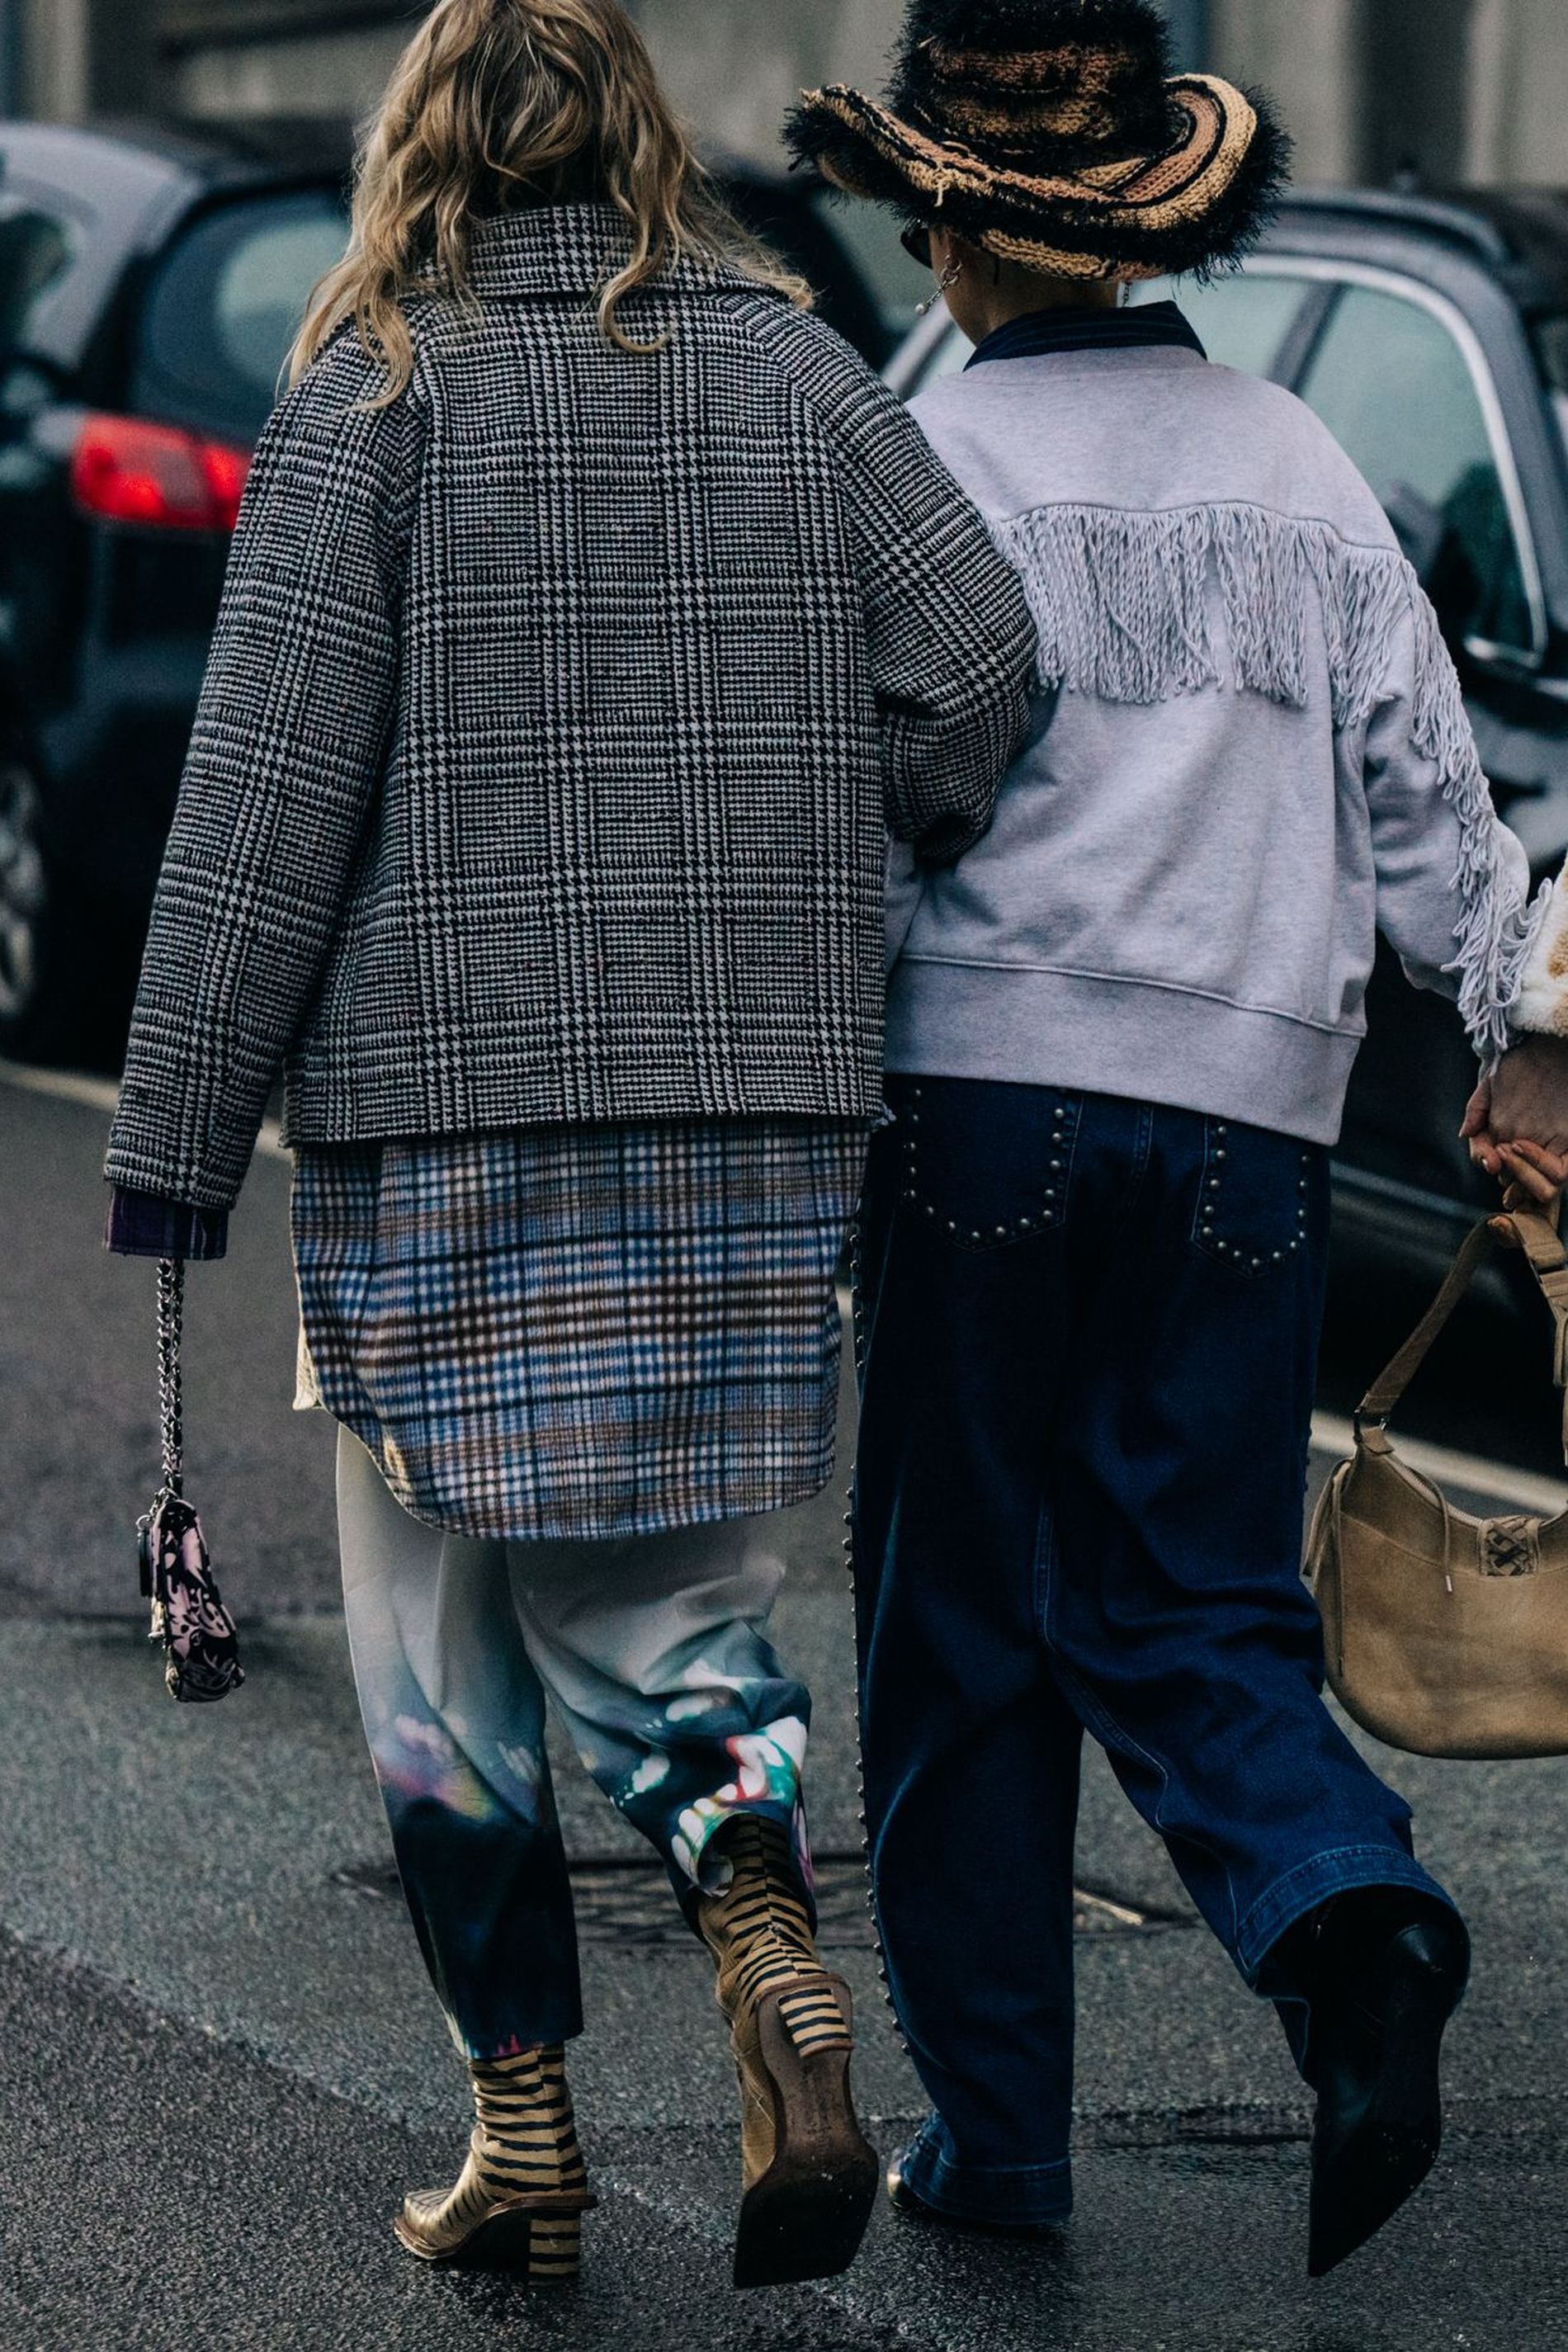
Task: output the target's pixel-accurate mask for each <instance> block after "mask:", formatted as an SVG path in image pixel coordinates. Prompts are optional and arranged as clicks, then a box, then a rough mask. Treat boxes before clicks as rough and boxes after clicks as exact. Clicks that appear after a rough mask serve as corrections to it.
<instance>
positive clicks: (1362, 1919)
mask: <svg viewBox="0 0 1568 2352" xmlns="http://www.w3.org/2000/svg"><path fill="white" fill-rule="evenodd" d="M1314 1927H1315V1934H1314V1935H1313V1937H1312V1939H1311V1954H1310V1963H1309V1969H1308V1981H1309V1983H1310V1988H1311V1992H1310V1997H1311V2005H1312V2015H1311V2026H1310V2040H1309V2046H1308V2053H1307V2069H1306V2071H1307V2075H1308V2079H1309V2081H1310V2084H1311V2085H1312V2087H1313V2089H1314V2090H1315V2091H1316V2092H1317V2094H1318V2113H1317V2120H1316V2123H1315V2125H1314V2126H1313V2131H1312V2192H1311V2214H1310V2231H1309V2240H1308V2253H1307V2267H1308V2270H1309V2272H1310V2274H1311V2276H1312V2277H1313V2278H1321V2277H1322V2276H1323V2275H1324V2273H1326V2272H1328V2271H1331V2270H1332V2269H1334V2267H1335V2266H1336V2264H1338V2263H1342V2262H1343V2261H1344V2260H1345V2259H1346V2257H1347V2256H1348V2255H1350V2254H1353V2253H1354V2252H1355V2251H1356V2249H1357V2248H1358V2247H1359V2246H1363V2245H1364V2244H1365V2243H1366V2242H1367V2240H1368V2239H1369V2238H1371V2237H1373V2236H1374V2235H1375V2234H1376V2232H1377V2231H1379V2230H1381V2229H1382V2227H1383V2225H1384V2222H1385V2221H1389V2220H1391V2219H1392V2217H1393V2216H1394V2214H1395V2213H1396V2212H1397V2211H1398V2210H1399V2208H1400V2207H1401V2206H1402V2205H1403V2204H1404V2203H1405V2200H1406V2198H1408V2197H1410V2196H1411V2195H1412V2194H1413V2193H1414V2192H1415V2189H1418V2188H1419V2187H1420V2185H1421V2183H1422V2181H1423V2180H1425V2179H1426V2175H1427V2174H1428V2173H1429V2172H1430V2171H1431V2169H1432V2167H1433V2165H1434V2164H1435V2163H1436V2158H1437V2151H1438V2149H1439V2147H1441V2145H1442V2138H1443V2108H1442V2098H1441V2093H1440V2089H1439V2082H1438V2065H1439V2058H1440V2054H1441V2051H1442V2044H1443V2034H1444V2030H1445V2028H1446V2027H1447V2023H1448V2020H1449V2019H1450V2018H1451V2017H1452V2016H1453V2014H1454V2011H1455V2010H1456V2009H1457V2008H1458V2005H1459V2001H1460V1999H1461V1997H1462V1996H1463V1993H1464V1990H1465V1984H1466V1980H1467V1979H1468V1974H1469V1938H1468V1936H1467V1934H1466V1932H1465V1928H1464V1926H1463V1924H1462V1922H1461V1921H1460V1920H1459V1918H1458V1915H1457V1914H1456V1913H1454V1912H1452V1911H1449V1910H1447V1908H1445V1906H1442V1905H1441V1904H1438V1903H1436V1902H1434V1901H1432V1900H1431V1899H1430V1898H1428V1897H1426V1896H1424V1895H1418V1894H1415V1893H1406V1892H1405V1891H1404V1890H1402V1889H1399V1888H1396V1887H1369V1888H1366V1889H1364V1890H1358V1891H1355V1892H1352V1893H1351V1894H1348V1895H1340V1896H1338V1897H1337V1898H1336V1899H1335V1900H1334V1901H1333V1902H1332V1903H1331V1904H1328V1905H1326V1906H1324V1909H1323V1911H1322V1912H1321V1913H1320V1914H1319V1915H1318V1916H1317V1919H1316V1921H1315V1922H1314Z"/></svg>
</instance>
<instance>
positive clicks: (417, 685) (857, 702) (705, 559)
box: [108, 206, 1036, 1209]
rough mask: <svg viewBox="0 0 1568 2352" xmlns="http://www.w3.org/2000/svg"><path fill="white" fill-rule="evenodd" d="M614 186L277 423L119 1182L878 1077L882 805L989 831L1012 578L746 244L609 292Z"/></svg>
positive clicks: (187, 833) (246, 527)
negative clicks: (379, 359) (613, 310)
mask: <svg viewBox="0 0 1568 2352" xmlns="http://www.w3.org/2000/svg"><path fill="white" fill-rule="evenodd" d="M624 256H625V242H624V233H623V231H622V229H621V227H620V225H619V223H618V221H617V218H616V215H615V214H614V213H613V212H609V211H606V210H603V209H601V208H598V207H595V206H570V207H560V208H554V209H550V210H543V211H537V212H531V213H523V214H519V215H510V216H508V217H507V218H504V219H501V220H499V221H495V222H491V223H489V224H488V225H486V226H485V227H484V228H483V229H482V230H481V231H480V232H479V236H478V237H477V239H476V251H475V264H474V276H475V286H476V291H477V293H478V296H479V303H480V305H481V311H480V315H479V317H477V318H476V317H475V316H473V315H471V314H470V313H468V312H467V311H465V310H464V309H463V308H462V307H461V306H460V305H458V303H456V302H454V301H450V300H444V299H438V298H437V297H434V296H432V297H431V298H429V299H420V300H419V301H418V302H416V303H415V304H414V305H413V306H411V308H412V323H413V326H414V331H415V341H416V354H417V356H416V368H415V374H414V380H413V383H412V384H411V386H410V387H409V389H408V390H407V391H406V392H405V394H403V395H402V396H401V397H400V398H398V399H397V400H395V402H393V403H392V404H390V405H387V406H381V407H377V406H374V405H373V404H372V403H373V402H374V398H375V395H376V394H377V391H378V388H379V381H380V379H379V372H378V370H377V368H376V367H375V366H374V364H373V363H372V362H371V361H370V360H368V359H367V357H366V356H365V354H364V352H363V351H362V349H361V348H360V345H359V343H358V341H357V339H356V338H355V337H353V335H352V334H345V335H344V336H342V337H340V339H339V340H338V341H336V342H334V343H333V344H332V345H331V348H330V349H329V351H328V352H326V353H325V354H324V355H323V356H322V358H321V360H320V361H318V362H317V363H316V364H315V366H313V367H312V368H311V369H310V372H309V373H308V374H307V375H306V376H305V378H304V379H303V381H302V382H301V383H300V385H299V386H298V387H297V388H296V390H295V391H294V392H293V393H292V394H290V395H289V397H288V398H287V399H285V400H284V402H283V403H282V404H281V405H280V407H279V410H278V412H277V414H276V415H275V416H274V418H273V420H272V423H271V425H269V427H268V431H267V434H266V436H265V438H264V440H263V442H262V445H261V448H260V450H259V452H258V458H257V462H256V467H255V471H254V474H253V476H252V479H251V483H250V487H249V490H248V492H247V498H246V501H245V507H244V511H243V513H242V515H241V519H240V525H239V530H238V534H237V540H236V544H235V548H234V553H233V559H232V563H231V568H230V573H229V579H228V584H227V589H226V595H225V600H224V606H223V612H222V617H221V619H220V622H219V625H218V629H217V635H216V640H215V644H214V647H213V654H212V661H211V667H210V669H209V673H208V677H207V681H206V686H205V692H204V695H203V698H202V703H201V709H200V712H199V715H198V719H197V722H196V727H195V736H194V740H193V742H192V746H191V752H190V761H189V765H188V768H187V772H186V775H185V779H184V786H183V789H182V793H181V796H180V802H179V807H178V810H177V813H176V815H175V819H174V831H173V834H172V836H171V839H170V842H169V846H168V852H167V856H166V860H165V864H164V868H163V878H162V881H161V883H160V886H159V890H158V896H157V903H156V906H155V908H154V912H153V926H152V932H151V937H150V941H149V946H148V950H147V959H146V964H145V968H144V971H143V976H142V988H141V992H140V995H139V998H138V1003H137V1008H136V1015H135V1021H134V1024H133V1028H132V1037H131V1045H130V1053H129V1058H128V1062H127V1066H126V1076H125V1084H124V1088H123V1092H122V1095H121V1108H120V1114H119V1118H118V1119H117V1121H116V1123H115V1128H114V1132H113V1137H112V1140H111V1147H110V1160H109V1168H108V1172H109V1174H110V1178H111V1179H113V1180H114V1181H115V1182H116V1183H117V1184H119V1185H121V1187H125V1188H131V1189H134V1190H137V1191H140V1192H147V1193H154V1194H159V1195H162V1196H163V1198H164V1199H166V1200H174V1201H180V1202H189V1203H192V1204H196V1205H201V1206H206V1207H209V1208H216V1209H222V1208H225V1207H226V1206H227V1205H229V1204H230V1203H231V1202H233V1200H234V1198H235V1196H236V1194H237V1191H238V1188H239V1185H240V1182H241V1180H242V1178H243V1176H244V1173H245V1170H246V1167H247V1162H248V1160H249V1156H250V1153H251V1150H252V1147H253V1144H254V1140H255V1137H256V1134H257V1131H258V1127H259V1125H260V1121H261V1118H262V1115H263V1110H264V1108H265V1105H266V1102H267V1098H268V1093H269V1090H270V1088H271V1087H272V1085H273V1083H274V1081H275V1079H276V1076H277V1075H278V1072H279V1067H280V1066H282V1065H283V1064H284V1062H285V1060H286V1059H287V1063H288V1133H289V1139H290V1140H291V1141H297V1142H305V1143H312V1142H316V1143H325V1142H340V1143H341V1142H352V1141H355V1140H359V1139H385V1138H391V1137H395V1136H408V1135H454V1134H472V1133H477V1132H481V1131H484V1130H489V1129H506V1128H514V1127H519V1126H528V1125H532V1124H544V1123H552V1122H563V1121H564V1122H577V1121H590V1120H595V1121H597V1120H621V1121H630V1120H637V1119H647V1118H678V1117H682V1116H695V1117H715V1116H718V1117H728V1116H740V1115H746V1114H758V1113H765V1114H773V1115H785V1116H789V1115H814V1116H823V1117H827V1118H840V1119H843V1118H848V1119H858V1118H866V1119H868V1120H869V1119H870V1118H873V1117H874V1116H875V1114H876V1112H877V1111H878V1108H879V1104H880V1063H881V1041H882V977H883V950H882V872H883V850H884V842H885V835H884V822H885V823H886V824H887V825H888V826H889V827H890V828H891V830H892V831H893V833H894V834H895V835H898V836H900V838H902V839H904V840H906V841H910V842H912V843H914V844H915V845H918V847H919V848H920V850H921V854H922V855H924V856H929V857H932V858H951V857H953V856H957V855H959V854H960V853H961V852H962V851H963V849H964V848H966V847H967V846H968V845H970V844H971V843H972V842H973V840H974V839H975V838H976V837H977V836H978V835H980V834H981V833H982V832H983V831H984V827H985V826H986V824H988V822H989V820H990V817H991V814H992V810H993V805H994V799H995V794H996V791H997V787H998V785H999V783H1000V782H1001V779H1002V776H1003V774H1004V772H1005V770H1006V767H1007V765H1008V761H1009V758H1010V755H1011V753H1012V751H1013V749H1014V746H1015V744H1016V740H1018V738H1019V735H1020V733H1021V731H1022V730H1023V728H1024V725H1025V723H1026V712H1027V686H1028V680H1029V677H1030V673H1031V670H1032V667H1033V663H1034V658H1035V645H1036V640H1035V631H1034V627H1033V625H1032V623H1031V620H1030V617H1029V614H1028V610H1027V606H1026V600H1025V597H1024V593H1023V591H1022V589H1021V587H1020V585H1019V583H1018V582H1017V579H1016V575H1015V573H1014V572H1013V570H1012V569H1011V567H1010V566H1009V565H1008V563H1007V562H1005V560H1004V558H1003V557H1002V555H1001V554H999V553H998V551H996V549H995V547H994V544H993V542H992V541H991V539H990V536H989V534H988V533H987V531H986V530H985V527H984V524H983V523H982V522H981V520H980V519H979V517H978V515H977V513H976V512H975V510H974V509H973V506H972V505H971V504H970V503H969V501H968V499H966V498H965V497H964V496H963V494H962V493H961V492H960V491H959V490H958V489H957V488H956V487H955V485H954V483H953V481H952V478H951V476H950V475H949V474H948V473H947V471H946V469H945V468H944V467H943V466H942V463H941V462H940V460H939V459H938V458H937V457H935V456H934V455H933V453H932V451H931V448H930V446H929V445H928V443H927V442H926V440H925V439H924V437H923V436H922V435H921V433H920V431H919V430H918V428H917V427H916V426H915V425H913V424H912V423H911V422H910V419H909V418H908V417H907V415H905V413H904V412H903V410H902V409H901V407H900V404H898V403H897V401H895V400H894V399H893V398H892V396H891V395H890V394H888V393H887V392H886V391H885V390H884V389H883V388H882V387H881V386H880V385H879V383H877V382H876V380H875V379H874V378H873V377H872V376H871V375H870V374H869V373H868V371H867V370H866V369H865V367H864V366H863V365H862V364H861V362H859V360H858V358H857V357H856V356H855V355H854V354H853V352H850V351H849V350H848V349H847V346H846V345H845V344H843V343H842V342H841V341H838V339H837V337H836V336H834V335H833V334H832V333H831V332H830V331H828V330H826V328H825V327H823V326H822V325H821V324H820V323H819V322H818V321H816V320H814V319H812V318H811V317H809V316H808V315H805V314H803V313H802V312H800V311H798V310H795V309H794V308H792V307H791V305H790V304H789V303H788V302H787V301H786V300H784V299H781V298H780V297H779V296H777V295H775V294H773V292H771V291H770V290H768V289H764V288H763V287H761V286H759V285H757V284H756V283H755V282H753V281H752V279H750V278H747V277H745V276H743V275H742V274H741V273H740V272H738V271H731V270H730V269H729V268H724V267H713V266H707V265H702V264H699V263H697V262H694V261H687V262H683V263H681V264H679V265H678V266H676V267H675V268H672V269H671V270H670V271H669V272H668V274H667V276H666V277H665V278H663V279H662V280H661V281H660V282H659V283H658V284H657V285H656V286H655V287H653V288H652V289H648V290H647V291H646V292H644V293H642V294H640V295H639V296H638V297H637V298H636V299H635V300H634V301H633V302H631V303H630V304H629V305H628V306H627V307H626V310H625V311H624V313H623V316H624V317H625V320H626V325H627V326H628V328H629V329H630V331H632V333H633V334H634V335H635V336H637V339H638V340H639V341H640V340H645V339H647V340H653V339H656V338H666V339H667V340H666V341H665V342H664V345H663V348H662V349H660V350H659V351H658V353H657V355H655V356H653V357H648V358H642V357H636V356H631V355H628V354H626V353H625V352H619V351H616V350H615V349H613V348H612V347H611V346H610V345H609V344H608V343H607V342H606V341H605V339H604V337H603V335H602V334H601V331H600V330H599V327H598V324H597V320H596V318H595V296H596V293H597V290H598V289H599V288H600V286H601V285H602V283H603V282H604V280H605V277H606V276H607V275H608V274H609V273H610V272H611V271H612V270H613V269H614V268H616V266H618V264H619V262H620V261H621V260H622V259H623V258H624Z"/></svg>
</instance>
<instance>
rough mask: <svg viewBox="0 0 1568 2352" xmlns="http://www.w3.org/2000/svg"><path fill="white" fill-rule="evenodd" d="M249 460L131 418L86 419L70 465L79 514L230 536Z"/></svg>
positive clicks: (190, 435)
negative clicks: (228, 532)
mask: <svg viewBox="0 0 1568 2352" xmlns="http://www.w3.org/2000/svg"><path fill="white" fill-rule="evenodd" d="M249 471H250V454H249V452H248V450H245V449H231V448H229V447H227V446H226V445H225V444H224V443H223V442H221V441H204V440H202V439H201V438H200V436H198V435H196V434H195V433H182V432H180V431H178V430H177V429H176V428H175V427H174V426H173V425H148V424H145V423H143V422H142V419H141V418H140V417H136V416H89V418H88V419H87V421H86V423H85V424H84V425H83V426H82V428H81V431H80V433H79V435H78V436H77V444H76V449H75V452H74V454H73V456H72V458H71V492H72V495H73V496H74V498H75V499H76V502H77V504H78V506H79V508H80V509H81V510H82V512H83V513H84V514H89V515H99V516H100V517H102V519H103V520H105V521H107V522H128V523H137V524H140V526H141V527H142V530H213V531H232V530H233V529H234V526H235V523H236V521H237V519H238V515H239V500H240V494H241V492H242V491H243V490H244V488H245V481H246V477H247V474H248V473H249Z"/></svg>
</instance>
